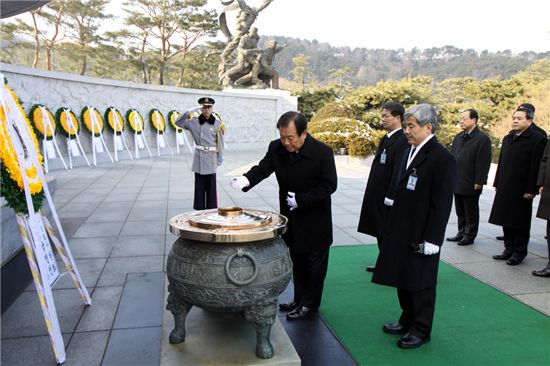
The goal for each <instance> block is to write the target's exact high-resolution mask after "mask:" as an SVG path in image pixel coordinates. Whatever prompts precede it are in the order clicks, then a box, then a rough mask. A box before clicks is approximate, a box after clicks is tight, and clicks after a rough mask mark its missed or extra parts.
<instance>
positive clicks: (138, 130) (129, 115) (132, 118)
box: [126, 108, 145, 135]
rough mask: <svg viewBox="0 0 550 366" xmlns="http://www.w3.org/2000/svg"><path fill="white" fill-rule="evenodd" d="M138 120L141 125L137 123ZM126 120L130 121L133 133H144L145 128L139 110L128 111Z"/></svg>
mask: <svg viewBox="0 0 550 366" xmlns="http://www.w3.org/2000/svg"><path fill="white" fill-rule="evenodd" d="M136 118H137V120H138V121H139V124H137V123H135V119H136ZM126 120H127V121H128V125H129V126H130V128H131V129H132V131H134V132H135V133H137V134H138V135H139V134H141V133H142V132H143V129H144V127H145V126H144V125H143V117H142V116H141V114H140V113H139V112H138V110H137V109H133V108H132V109H128V111H126Z"/></svg>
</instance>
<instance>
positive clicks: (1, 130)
mask: <svg viewBox="0 0 550 366" xmlns="http://www.w3.org/2000/svg"><path fill="white" fill-rule="evenodd" d="M4 88H6V89H7V90H8V91H9V92H10V93H11V94H12V96H13V99H14V101H15V103H16V105H17V108H18V109H19V111H18V113H19V114H20V116H21V117H22V118H23V120H24V121H25V124H26V125H27V131H29V133H30V137H31V140H32V143H33V145H34V148H35V151H36V155H37V157H38V163H39V164H40V167H39V168H40V169H42V154H40V149H39V148H38V140H37V139H36V135H35V134H34V132H33V129H32V127H31V124H30V122H29V119H28V118H27V116H26V114H25V112H24V111H23V108H22V107H21V105H20V104H19V102H18V98H17V95H16V94H15V93H14V92H13V91H12V90H11V89H10V88H9V86H7V85H4ZM16 113H17V112H16ZM0 160H1V161H2V164H4V166H5V167H6V171H7V172H8V174H9V176H10V178H11V179H13V180H14V181H15V182H16V183H17V185H18V186H19V188H20V189H21V191H23V190H24V187H25V186H24V184H23V176H22V174H21V170H20V169H19V157H18V155H17V153H16V151H15V148H14V147H13V143H12V136H11V135H10V134H9V132H8V121H7V117H6V113H5V111H4V107H3V106H0ZM21 165H22V167H23V170H24V171H25V175H26V176H27V178H28V181H29V188H30V191H31V194H37V193H40V192H41V191H42V181H41V180H40V178H39V176H38V170H37V167H36V166H35V165H34V164H33V163H32V162H31V161H30V159H28V158H27V159H26V160H24V161H23V162H22V164H21Z"/></svg>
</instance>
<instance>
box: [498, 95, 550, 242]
mask: <svg viewBox="0 0 550 366" xmlns="http://www.w3.org/2000/svg"><path fill="white" fill-rule="evenodd" d="M518 108H525V109H529V110H531V111H532V112H533V122H532V123H531V128H532V129H533V130H534V131H535V132H538V133H540V134H541V135H543V136H544V137H548V135H547V134H546V131H544V130H543V129H542V128H540V127H539V126H537V125H536V124H535V106H534V105H532V104H531V103H521V104H520V105H519V106H518ZM496 239H497V240H504V235H499V236H497V237H496ZM545 239H546V238H545Z"/></svg>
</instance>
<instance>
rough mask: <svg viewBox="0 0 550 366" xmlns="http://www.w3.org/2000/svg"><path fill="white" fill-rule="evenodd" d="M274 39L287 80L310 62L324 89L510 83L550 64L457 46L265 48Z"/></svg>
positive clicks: (532, 56)
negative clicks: (421, 80)
mask: <svg viewBox="0 0 550 366" xmlns="http://www.w3.org/2000/svg"><path fill="white" fill-rule="evenodd" d="M269 38H274V39H275V40H277V42H278V43H279V44H286V45H287V47H285V48H284V49H283V50H282V51H281V52H280V53H278V54H277V57H276V59H275V62H274V65H275V67H276V68H277V70H279V74H280V75H281V76H282V77H284V78H286V79H289V80H295V81H297V80H296V79H295V77H294V75H293V74H292V70H293V68H294V67H295V66H296V65H295V64H294V62H293V59H295V58H296V57H305V58H307V60H308V67H309V71H310V75H309V78H308V79H309V80H310V81H311V82H316V83H317V84H321V85H323V84H328V83H330V82H333V83H340V84H341V83H348V84H350V85H353V86H359V85H374V84H376V82H378V81H379V80H390V79H392V80H398V79H402V78H405V77H415V76H418V75H426V76H430V77H431V78H432V79H434V80H436V81H441V80H444V79H448V78H459V77H473V78H474V79H477V80H483V79H488V78H492V77H495V76H500V77H502V78H509V77H511V76H512V75H513V74H515V73H517V72H519V71H521V70H524V69H525V68H526V67H527V66H529V65H530V64H531V63H533V62H534V61H536V60H543V59H550V52H545V53H537V52H523V53H520V54H513V53H512V52H511V51H509V50H505V51H500V52H488V51H482V52H476V51H475V50H473V49H468V50H463V49H460V48H456V47H453V46H445V47H433V48H428V49H423V50H420V49H418V48H413V49H411V50H403V49H398V50H386V49H367V48H355V49H351V48H349V47H332V46H330V45H329V44H328V43H319V42H317V41H315V40H313V41H309V40H303V39H297V38H288V37H263V38H262V39H261V40H260V44H262V42H265V40H266V39H269Z"/></svg>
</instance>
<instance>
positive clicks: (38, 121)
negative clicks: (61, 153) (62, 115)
mask: <svg viewBox="0 0 550 366" xmlns="http://www.w3.org/2000/svg"><path fill="white" fill-rule="evenodd" d="M43 112H45V113H43ZM46 115H47V118H48V119H49V121H50V126H51V128H46ZM29 119H30V120H31V123H32V126H33V127H34V131H35V132H36V134H37V135H39V136H40V137H42V138H44V139H46V140H51V139H53V137H54V135H55V128H56V125H55V119H54V117H53V114H52V112H51V111H50V110H49V109H48V107H46V106H45V105H43V104H35V105H33V106H32V107H31V110H30V111H29Z"/></svg>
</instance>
